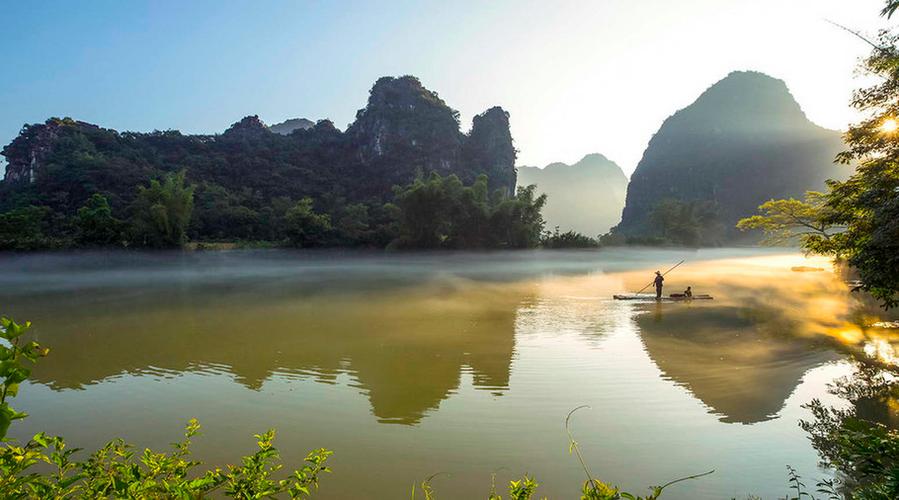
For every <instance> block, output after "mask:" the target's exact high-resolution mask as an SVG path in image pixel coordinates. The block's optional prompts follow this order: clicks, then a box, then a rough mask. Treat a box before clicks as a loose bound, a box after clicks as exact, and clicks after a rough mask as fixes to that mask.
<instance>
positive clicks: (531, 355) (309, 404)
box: [0, 248, 894, 499]
mask: <svg viewBox="0 0 899 500" xmlns="http://www.w3.org/2000/svg"><path fill="white" fill-rule="evenodd" d="M681 259H687V262H686V263H685V264H684V265H683V266H681V267H679V268H678V269H677V270H675V271H674V272H673V273H671V274H670V275H669V276H668V277H667V278H666V286H667V287H666V291H665V292H666V294H667V293H673V292H680V291H682V289H683V288H685V287H686V286H688V285H689V286H692V287H693V289H694V292H695V293H709V294H711V295H713V296H715V300H713V301H709V302H699V301H696V302H694V303H691V304H683V303H662V304H656V303H645V302H639V301H638V302H623V301H614V300H612V299H611V295H612V294H614V293H621V292H627V291H635V290H637V289H639V288H641V287H642V286H643V285H645V284H646V283H647V282H649V280H650V279H651V278H652V272H653V271H655V270H656V269H661V270H663V271H664V270H665V269H666V268H667V267H670V266H671V265H673V264H674V263H675V262H677V261H679V260H681ZM797 266H803V267H807V268H820V269H822V270H820V271H813V272H796V271H793V270H792V268H794V267H797ZM0 290H2V292H0V294H2V301H3V304H4V311H3V312H4V314H7V315H10V316H12V317H14V318H17V319H20V320H25V319H29V320H31V321H33V322H34V324H35V326H34V328H33V331H34V335H35V336H36V337H37V338H38V339H39V340H40V342H41V343H42V344H46V345H48V346H50V347H51V348H52V352H51V355H50V356H49V357H48V358H46V359H45V360H44V361H43V362H42V363H41V364H40V365H38V366H37V368H36V369H35V370H34V373H33V377H32V380H31V382H29V383H28V387H26V388H24V390H23V391H22V396H21V397H20V398H19V399H20V401H18V403H19V406H21V408H22V409H23V410H25V411H27V412H29V413H30V414H31V417H29V418H28V419H26V420H25V421H23V422H22V423H21V424H17V425H15V426H13V434H14V435H15V437H19V438H22V437H25V436H28V435H30V434H33V433H34V432H37V431H38V430H45V431H47V432H49V433H55V434H61V435H64V436H66V437H67V439H68V440H69V442H70V443H72V444H73V445H76V446H80V447H85V448H92V447H97V446H99V445H101V444H102V443H103V442H105V440H106V439H108V438H110V437H112V436H122V437H124V438H126V439H128V440H131V441H133V442H135V443H136V444H138V445H139V446H154V447H163V446H164V445H165V444H166V443H169V442H171V441H174V440H175V439H176V438H177V437H178V436H179V435H180V427H181V426H182V425H183V423H184V422H185V421H186V420H187V419H189V418H191V417H197V418H198V419H200V421H201V423H202V424H203V425H204V432H203V435H202V436H201V437H200V438H199V439H197V440H196V442H197V457H198V458H199V459H203V460H206V461H208V462H217V463H223V462H227V461H228V460H233V459H235V458H236V457H237V456H239V454H241V453H245V452H249V451H250V450H251V449H252V447H253V444H254V442H253V440H252V436H251V435H252V433H254V432H260V431H264V430H266V429H268V428H271V427H275V428H277V429H278V438H277V440H276V443H277V445H278V447H279V449H281V450H282V452H283V453H284V456H285V461H286V462H287V463H288V464H290V463H298V462H299V461H300V460H301V459H302V457H303V455H304V454H305V451H306V450H308V449H310V448H313V447H328V448H331V449H334V450H335V452H336V453H335V457H334V463H333V468H334V471H335V472H334V473H333V474H331V475H329V476H327V477H326V478H325V480H324V482H323V485H322V489H321V496H322V498H345V497H348V496H352V494H356V495H360V494H361V495H362V496H364V497H366V498H397V497H402V496H403V495H407V494H408V491H409V488H410V485H411V484H412V483H413V482H416V481H421V480H422V479H423V478H425V477H428V476H430V475H432V474H434V473H435V472H446V473H448V474H449V475H448V476H441V477H439V478H437V479H435V481H434V486H435V487H436V488H437V489H438V492H439V493H441V495H442V496H444V497H447V498H469V497H473V496H483V495H484V494H485V493H486V492H487V491H488V489H489V485H490V473H491V472H493V471H499V472H498V474H497V480H498V481H501V480H505V478H507V477H514V476H518V475H520V474H522V473H524V472H529V473H531V474H535V475H536V476H537V477H538V480H539V481H540V482H541V489H540V490H541V491H542V492H543V494H546V495H548V496H550V497H551V498H563V497H564V498H568V497H572V496H573V495H575V494H576V489H577V486H578V485H579V484H580V482H581V477H580V474H581V471H580V469H579V466H578V464H577V462H576V461H575V460H574V458H573V457H571V456H569V455H568V453H567V441H566V437H565V432H564V428H563V425H562V421H563V419H564V416H565V414H566V413H567V412H568V411H569V410H570V409H571V408H574V407H575V406H578V405H581V404H589V405H591V407H592V409H591V410H589V411H582V412H579V413H578V414H577V415H576V417H575V418H574V422H573V429H574V431H575V434H576V437H577V439H578V441H579V442H580V444H581V446H582V447H583V449H584V451H585V454H586V458H587V460H588V461H589V462H590V465H591V468H592V469H593V470H594V472H596V474H597V475H599V476H600V477H601V478H603V479H605V480H608V481H609V482H612V483H615V484H619V485H621V486H623V487H626V488H628V489H629V490H631V491H638V492H643V491H645V490H643V488H644V487H645V486H649V485H651V484H657V483H660V482H664V481H667V480H669V479H673V478H675V477H680V476H683V475H687V474H691V473H697V472H703V471H705V470H709V469H716V471H717V472H716V473H715V474H713V475H712V476H709V477H707V478H703V479H701V480H699V481H691V482H688V483H684V484H679V485H678V486H677V488H673V489H671V490H670V492H669V491H666V497H670V498H674V499H677V498H681V499H687V498H723V497H727V498H730V497H731V496H737V497H743V496H745V495H746V494H748V493H754V494H757V495H761V496H762V497H764V498H767V497H774V496H776V495H782V494H783V489H782V488H777V486H778V485H784V484H785V477H786V475H785V471H786V469H785V466H786V465H787V464H790V465H793V466H794V467H796V468H797V469H798V470H799V471H800V472H801V473H802V474H803V475H805V476H806V477H822V476H823V475H824V472H822V471H819V470H817V467H816V462H817V455H816V453H815V451H814V450H813V449H812V448H811V446H810V444H809V443H808V440H807V438H806V437H805V435H804V434H803V432H802V431H801V430H800V429H799V428H798V426H797V421H798V419H799V418H802V417H805V416H806V415H807V413H806V412H805V410H803V409H801V408H800V407H801V405H802V404H804V403H807V402H808V401H809V400H811V399H812V398H814V397H819V398H823V399H825V400H826V401H832V399H831V398H830V396H828V395H827V394H826V384H827V383H828V382H829V381H830V380H832V379H833V378H834V377H836V376H839V375H842V374H845V373H847V371H848V369H849V368H848V364H847V362H846V361H845V360H846V359H847V353H848V352H850V351H857V352H862V351H865V350H866V349H867V350H868V351H869V352H871V353H872V354H874V355H881V356H882V357H883V359H884V360H887V361H889V359H890V356H891V355H892V354H891V353H892V352H893V351H892V343H891V342H894V339H893V337H891V336H890V331H889V329H881V328H876V327H871V326H869V325H871V324H873V323H876V322H877V320H882V319H889V317H886V316H884V315H883V313H882V312H881V311H879V310H878V309H877V308H876V307H874V306H872V305H871V304H867V303H866V302H865V301H864V300H863V299H862V298H859V297H856V296H854V295H850V293H849V288H848V286H846V284H845V282H844V281H843V280H842V278H841V276H839V274H838V273H835V272H834V271H833V269H832V267H831V266H830V264H829V263H828V262H827V261H825V260H823V259H807V258H805V257H803V256H801V255H798V254H795V253H789V252H786V251H784V250H760V249H716V250H700V251H685V250H639V249H633V248H628V249H621V250H601V251H571V252H562V251H551V252H541V251H523V252H488V253H427V254H383V253H377V254H370V253H355V252H340V253H335V252H327V253H326V252H322V253H318V252H289V251H246V252H244V251H239V252H237V251H236V252H211V253H180V252H179V253H171V254H166V253H152V254H141V253H72V254H45V255H27V256H6V257H4V258H3V259H2V260H0ZM872 345H874V346H876V348H874V349H872V348H871V347H870V346H872ZM672 457H678V459H676V460H672ZM625 481H628V482H627V483H625ZM766 485H767V486H766Z"/></svg>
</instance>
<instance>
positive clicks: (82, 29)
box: [0, 0, 885, 175]
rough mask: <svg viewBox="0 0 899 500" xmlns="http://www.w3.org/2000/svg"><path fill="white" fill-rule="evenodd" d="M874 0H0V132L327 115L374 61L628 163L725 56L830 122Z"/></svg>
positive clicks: (542, 140)
mask: <svg viewBox="0 0 899 500" xmlns="http://www.w3.org/2000/svg"><path fill="white" fill-rule="evenodd" d="M882 3H883V2H882V1H881V0H677V1H672V0H594V1H586V0H585V1H577V2H575V1H571V2H568V1H560V0H551V1H549V0H547V1H541V2H537V1H525V0H509V1H496V0H491V1H486V0H484V1H460V0H453V1H446V0H434V1H415V2H412V1H393V2H386V1H385V2H349V1H320V2H312V1H309V2H303V1H284V2H275V1H246V2H243V1H236V0H229V1H226V2H212V1H210V2H205V1H195V0H191V1H189V2H180V1H179V2H176V1H159V0H156V1H152V2H138V1H126V2H123V1H117V0H115V1H99V0H92V1H90V2H71V1H62V2H52V1H41V2H19V1H14V0H0V19H2V20H3V23H2V25H3V34H2V41H0V61H2V67H3V71H2V75H3V76H2V78H0V143H2V144H6V143H8V142H9V141H10V140H11V139H12V138H13V137H15V135H16V134H17V133H18V131H19V129H20V127H21V126H22V125H23V124H24V123H33V122H39V121H43V120H45V119H46V118H48V117H50V116H71V117H73V118H77V119H81V120H85V121H89V122H93V123H97V124H100V125H103V126H106V127H111V128H115V129H118V130H139V131H148V130H153V129H167V128H176V129H180V130H182V131H184V132H191V133H209V132H221V131H223V130H224V129H225V128H226V127H227V126H228V125H229V124H231V123H232V122H234V121H237V120H238V119H240V118H241V117H243V116H245V115H249V114H258V115H259V116H260V117H261V118H262V119H263V120H264V121H266V122H267V123H275V122H278V121H282V120H284V119H286V118H290V117H307V118H310V119H320V118H330V119H332V120H334V122H335V123H336V124H337V125H338V126H339V127H340V128H345V127H346V125H347V124H348V123H349V122H350V121H352V119H353V118H354V116H355V112H356V110H357V109H359V108H361V107H363V106H364V104H365V100H366V98H367V96H368V90H369V89H370V88H371V85H372V83H373V82H374V81H375V80H376V79H377V78H378V77H379V76H383V75H402V74H413V75H416V76H418V77H419V78H421V80H422V82H423V83H424V84H425V86H427V87H428V88H430V89H432V90H435V91H437V92H438V93H439V94H440V95H441V97H443V98H444V99H445V100H446V101H447V103H448V104H449V105H450V106H452V107H454V108H456V109H458V110H459V111H460V112H461V113H462V126H463V129H465V130H467V129H468V128H469V127H470V126H471V117H472V116H473V115H474V114H477V113H480V112H482V111H484V110H485V109H487V108H488V107H490V106H493V105H500V106H503V107H504V108H505V109H506V110H507V111H509V112H510V113H511V122H512V135H513V137H514V139H515V145H516V147H517V148H518V149H519V150H520V155H519V162H518V163H519V164H522V165H528V164H530V165H534V164H536V165H540V166H542V165H544V164H546V163H550V162H553V161H565V162H574V161H577V160H578V159H579V158H580V157H581V156H583V155H584V154H587V153H591V152H600V153H603V154H605V155H606V156H608V157H609V158H611V159H613V160H615V161H617V162H618V163H619V164H620V165H621V166H622V168H624V170H625V172H626V173H627V174H628V175H630V173H631V172H632V171H633V169H634V167H635V166H636V164H637V162H638V161H639V159H640V157H641V155H642V153H643V149H644V148H645V147H646V144H647V142H648V141H649V139H650V137H651V136H652V134H653V133H654V132H655V131H656V130H657V129H658V127H659V125H660V124H661V122H662V120H664V119H665V118H666V117H667V116H669V115H671V114H672V113H673V112H674V111H676V110H677V109H680V108H682V107H684V106H686V105H688V104H689V103H690V102H692V101H693V100H694V99H695V98H696V97H697V96H698V95H699V94H700V93H701V92H702V91H703V90H704V89H706V88H707V87H709V86H710V85H711V84H713V83H714V82H715V81H717V80H719V79H721V78H722V77H724V76H725V75H726V74H727V73H728V72H730V71H732V70H737V69H754V70H759V71H763V72H765V73H768V74H770V75H772V76H775V77H777V78H781V79H783V80H785V81H786V82H787V85H788V86H789V87H790V89H791V90H792V92H793V95H794V96H795V97H796V98H797V100H798V101H799V103H800V105H801V106H802V108H803V109H804V110H805V111H806V113H807V114H808V116H809V117H810V118H811V119H812V120H813V121H815V122H816V123H818V124H820V125H823V126H826V127H829V128H843V127H845V125H846V123H847V122H849V121H850V120H852V119H853V114H852V113H851V111H850V110H849V108H848V107H847V104H846V103H847V101H848V99H849V95H850V92H851V90H852V89H853V88H854V87H856V86H858V83H859V82H858V81H855V80H853V77H854V69H855V67H856V63H857V61H858V58H859V57H860V56H863V55H864V54H866V53H867V52H868V48H867V47H866V46H865V45H864V43H863V42H861V41H859V40H857V39H856V38H854V37H852V36H851V35H849V34H847V33H846V32H844V31H841V30H840V29H838V28H836V27H834V26H833V25H831V24H829V23H827V21H826V19H831V20H833V21H836V22H839V23H841V24H844V25H847V26H850V27H852V28H855V29H860V30H862V31H865V32H867V33H871V34H873V33H874V32H875V31H876V29H877V28H879V27H883V26H885V23H884V21H883V20H882V19H880V18H879V17H878V12H879V10H880V8H881V6H882Z"/></svg>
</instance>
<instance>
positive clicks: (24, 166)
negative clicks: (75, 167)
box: [0, 118, 100, 184]
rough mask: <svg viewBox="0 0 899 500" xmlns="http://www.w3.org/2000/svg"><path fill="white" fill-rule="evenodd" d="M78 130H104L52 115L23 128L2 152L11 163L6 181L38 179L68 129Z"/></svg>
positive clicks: (19, 181) (32, 180)
mask: <svg viewBox="0 0 899 500" xmlns="http://www.w3.org/2000/svg"><path fill="white" fill-rule="evenodd" d="M77 129H95V130H100V127H97V126H96V125H91V124H90V123H85V122H81V121H76V120H72V119H71V118H64V119H60V118H50V119H49V120H47V121H46V122H44V123H36V124H33V125H26V126H25V127H23V128H22V131H21V132H19V135H18V136H17V137H16V138H15V139H13V141H12V142H11V143H9V144H8V145H6V147H4V148H3V150H2V152H0V154H2V155H3V156H5V157H6V162H7V165H6V174H5V175H4V178H3V179H4V181H5V182H8V183H26V184H27V183H32V182H34V181H35V180H36V179H37V176H38V173H39V171H40V170H41V168H42V167H43V165H44V164H45V163H46V161H47V158H48V157H49V155H50V154H51V153H52V151H53V148H54V147H55V146H56V143H57V140H58V139H59V138H60V137H61V136H63V135H66V132H67V131H71V130H77Z"/></svg>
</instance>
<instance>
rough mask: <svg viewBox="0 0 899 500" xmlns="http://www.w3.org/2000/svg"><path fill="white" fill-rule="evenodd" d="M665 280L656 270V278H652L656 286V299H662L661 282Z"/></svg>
mask: <svg viewBox="0 0 899 500" xmlns="http://www.w3.org/2000/svg"><path fill="white" fill-rule="evenodd" d="M664 282H665V277H664V276H662V273H660V272H659V271H656V279H655V280H653V284H654V285H655V286H656V300H662V283H664Z"/></svg>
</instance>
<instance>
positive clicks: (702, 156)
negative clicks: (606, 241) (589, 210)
mask: <svg viewBox="0 0 899 500" xmlns="http://www.w3.org/2000/svg"><path fill="white" fill-rule="evenodd" d="M841 148H842V140H841V138H840V134H839V132H837V131H833V130H827V129H824V128H822V127H819V126H817V125H815V124H814V123H812V122H811V121H809V120H808V118H806V116H805V114H804V113H803V112H802V110H801V109H800V107H799V104H797V103H796V101H795V99H793V96H792V95H791V94H790V92H789V90H788V89H787V86H786V84H785V83H784V82H783V81H781V80H777V79H774V78H771V77H770V76H767V75H764V74H762V73H757V72H733V73H731V74H729V75H728V76H727V77H726V78H724V79H723V80H721V81H719V82H718V83H716V84H715V85H713V86H712V87H710V88H709V89H708V90H706V91H705V92H703V93H702V95H700V96H699V98H698V99H696V101H695V102H693V104H691V105H689V106H687V107H686V108H684V109H682V110H680V111H678V112H676V113H675V114H674V115H672V116H671V117H669V118H668V119H667V120H665V122H664V123H663V124H662V126H661V128H659V130H658V132H656V134H655V135H654V136H653V138H652V140H651V141H650V142H649V146H648V147H647V148H646V151H645V152H644V154H643V158H642V159H641V160H640V163H639V164H638V165H637V169H636V170H635V172H634V174H633V175H632V176H631V182H630V184H629V186H628V192H627V201H626V204H625V208H624V211H623V214H622V221H621V224H620V225H619V226H618V231H619V232H621V233H623V234H625V235H636V236H646V235H652V234H653V228H652V227H651V224H650V223H649V214H650V213H651V211H652V210H653V208H654V207H655V206H656V204H657V203H658V202H660V201H661V200H663V199H675V200H681V201H694V200H699V201H712V202H714V203H715V204H716V205H717V210H718V218H719V219H720V222H721V224H723V226H724V227H727V228H733V226H734V224H735V223H736V221H737V220H739V219H740V218H741V217H745V216H748V215H751V214H753V213H755V211H756V207H757V206H758V205H759V204H761V203H763V202H765V201H767V200H769V199H771V198H784V197H790V196H792V197H801V196H802V195H803V194H804V192H805V191H807V190H821V189H823V188H824V181H825V179H828V178H845V177H846V176H848V174H849V173H850V171H849V169H848V168H847V167H843V166H838V165H834V164H833V158H834V155H835V154H836V153H837V152H839V151H840V150H841ZM729 231H730V236H731V237H732V236H734V233H733V230H732V229H731V230H729Z"/></svg>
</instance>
